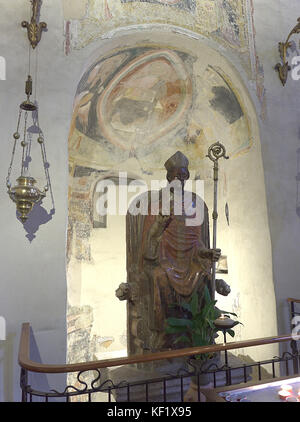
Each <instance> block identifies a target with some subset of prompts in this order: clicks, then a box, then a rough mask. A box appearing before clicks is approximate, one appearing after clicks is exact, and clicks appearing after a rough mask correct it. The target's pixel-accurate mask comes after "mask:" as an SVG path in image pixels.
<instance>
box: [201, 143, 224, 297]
mask: <svg viewBox="0 0 300 422" xmlns="http://www.w3.org/2000/svg"><path fill="white" fill-rule="evenodd" d="M206 157H208V158H209V159H210V160H211V161H213V163H214V209H213V213H212V218H213V249H214V250H215V249H216V246H217V220H218V180H219V178H218V174H219V163H218V160H219V159H220V158H222V157H224V158H225V159H226V160H228V158H229V157H228V156H227V155H226V149H225V147H224V145H222V144H221V143H220V142H216V143H214V144H212V145H211V146H210V147H209V149H208V153H207V156H206ZM215 290H216V262H215V261H214V260H213V262H212V291H213V295H215Z"/></svg>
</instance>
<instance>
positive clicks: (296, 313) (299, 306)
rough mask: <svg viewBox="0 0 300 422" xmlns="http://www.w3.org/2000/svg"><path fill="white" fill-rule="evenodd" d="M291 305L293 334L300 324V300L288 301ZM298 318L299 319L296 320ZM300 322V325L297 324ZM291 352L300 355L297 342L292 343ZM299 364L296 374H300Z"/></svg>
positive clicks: (295, 367) (295, 369)
mask: <svg viewBox="0 0 300 422" xmlns="http://www.w3.org/2000/svg"><path fill="white" fill-rule="evenodd" d="M287 301H288V303H289V305H290V317H291V332H293V331H294V330H295V329H296V328H297V327H298V326H299V324H300V299H294V298H291V297H290V298H288V299H287ZM296 317H298V319H297V318H296ZM297 321H298V323H297ZM291 350H292V353H293V354H299V345H298V342H297V341H296V340H294V339H293V340H292V341H291ZM299 368H300V365H299V362H297V361H295V362H294V371H295V373H298V372H299Z"/></svg>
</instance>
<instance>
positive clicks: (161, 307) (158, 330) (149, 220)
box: [127, 191, 212, 352]
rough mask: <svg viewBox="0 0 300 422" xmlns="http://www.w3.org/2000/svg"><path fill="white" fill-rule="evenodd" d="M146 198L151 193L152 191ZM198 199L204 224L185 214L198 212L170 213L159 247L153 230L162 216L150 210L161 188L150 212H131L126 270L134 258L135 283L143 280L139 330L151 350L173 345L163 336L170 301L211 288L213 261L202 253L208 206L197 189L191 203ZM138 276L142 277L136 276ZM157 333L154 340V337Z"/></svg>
mask: <svg viewBox="0 0 300 422" xmlns="http://www.w3.org/2000/svg"><path fill="white" fill-rule="evenodd" d="M160 193H161V191H160ZM148 198H150V194H149V193H148ZM196 199H197V201H198V202H197V206H198V212H199V209H200V210H201V214H202V219H201V220H202V221H201V224H198V225H192V226H189V225H187V224H186V221H187V219H193V218H195V214H192V215H186V213H185V212H184V209H183V213H182V215H172V216H171V217H170V220H169V221H168V224H167V226H166V228H165V230H164V231H163V234H162V236H161V238H160V241H159V244H158V247H155V240H154V242H153V239H151V237H150V235H149V234H150V229H151V227H152V225H153V224H154V222H155V221H156V219H157V218H158V217H157V215H151V213H150V210H151V208H152V209H153V208H155V205H156V206H157V205H158V207H156V209H161V207H162V203H161V202H162V199H161V194H160V196H159V198H158V201H159V204H154V205H153V201H152V203H151V201H149V205H148V215H145V216H141V215H137V216H133V215H130V214H128V215H127V242H128V243H129V244H128V245H127V254H128V253H129V254H130V255H131V256H127V270H129V272H130V271H131V270H132V269H133V267H132V263H133V261H135V265H134V267H135V271H136V272H137V274H135V277H134V280H135V283H137V284H140V285H139V286H138V289H137V290H138V292H139V293H138V296H139V299H138V300H139V301H140V306H139V312H137V314H141V313H143V315H142V316H141V319H142V324H141V326H143V330H141V331H143V336H144V337H145V339H144V340H143V341H144V343H145V341H146V343H147V342H148V343H149V349H150V350H152V351H154V350H155V351H156V350H163V349H164V348H168V346H170V345H168V344H167V343H166V342H165V339H166V337H165V336H164V329H165V321H166V318H167V317H168V316H170V305H173V304H180V303H181V302H182V301H187V300H189V299H190V297H191V295H192V294H193V292H194V291H195V289H196V290H197V292H198V295H199V299H200V303H201V300H202V296H203V289H204V286H205V285H207V286H208V288H209V290H210V292H211V293H212V291H211V261H210V260H208V259H206V258H201V257H199V251H200V250H201V249H203V248H206V249H209V247H210V246H209V220H208V210H207V206H206V205H205V203H204V202H203V200H202V199H201V198H200V197H197V196H196V194H192V205H193V206H195V204H196ZM182 208H183V204H182ZM134 239H135V240H134ZM134 241H137V244H135V245H134V244H133V242H134ZM156 245H157V243H156ZM132 254H134V256H133V255H132ZM129 265H131V268H129ZM139 276H140V279H141V283H139V281H138V280H139ZM130 279H131V280H132V276H131V277H130V276H129V279H128V281H129V282H130ZM129 311H130V309H129ZM128 317H129V319H130V318H131V319H132V315H128ZM133 319H134V318H133ZM133 327H134V324H133ZM128 328H130V327H128ZM131 331H132V321H131ZM136 331H138V330H136ZM136 333H137V334H138V332H136ZM147 333H148V334H147ZM155 337H156V340H153V339H154V338H155ZM157 338H159V339H160V340H157ZM162 339H164V340H162ZM135 352H137V350H135ZM140 352H141V351H140Z"/></svg>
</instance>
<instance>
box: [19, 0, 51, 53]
mask: <svg viewBox="0 0 300 422" xmlns="http://www.w3.org/2000/svg"><path fill="white" fill-rule="evenodd" d="M31 4H32V17H31V21H30V23H29V22H27V21H23V22H22V27H23V28H27V35H28V39H29V42H30V44H31V46H32V48H33V49H35V47H36V46H37V45H38V43H39V42H40V40H41V37H42V32H43V30H45V29H47V24H46V22H39V11H40V8H41V5H42V0H31Z"/></svg>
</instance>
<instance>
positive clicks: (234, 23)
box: [64, 0, 266, 118]
mask: <svg viewBox="0 0 300 422" xmlns="http://www.w3.org/2000/svg"><path fill="white" fill-rule="evenodd" d="M137 3H139V4H138V5H137ZM80 10H81V12H80V14H79V16H81V17H79V16H78V18H77V19H74V15H70V16H69V15H68V13H67V11H65V28H64V36H65V54H66V55H68V54H70V53H71V52H72V50H78V49H81V48H84V47H86V46H87V45H89V44H90V43H91V42H92V41H94V40H96V39H99V38H101V36H103V35H104V34H105V33H107V32H108V31H111V30H114V29H116V28H118V27H125V26H128V25H139V24H147V23H154V24H155V23H160V24H168V25H175V26H178V27H181V28H185V29H188V30H191V31H193V32H195V33H198V34H201V35H204V36H205V37H208V38H211V39H213V40H214V41H216V42H217V43H219V44H221V45H223V46H224V47H225V48H228V49H231V50H233V51H234V52H236V53H237V54H238V57H239V61H240V62H241V65H242V66H243V67H244V71H245V72H246V74H247V75H248V77H249V79H252V80H254V81H255V83H256V91H257V97H258V99H259V102H260V104H261V108H262V110H261V117H262V118H264V117H265V113H266V110H265V108H266V104H265V89H264V72H263V68H262V66H261V64H260V62H259V58H258V55H257V53H256V46H255V28H254V23H253V13H254V8H253V0H213V1H212V0H117V1H109V0H85V7H83V6H82V4H81V5H80ZM82 10H85V13H82Z"/></svg>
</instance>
